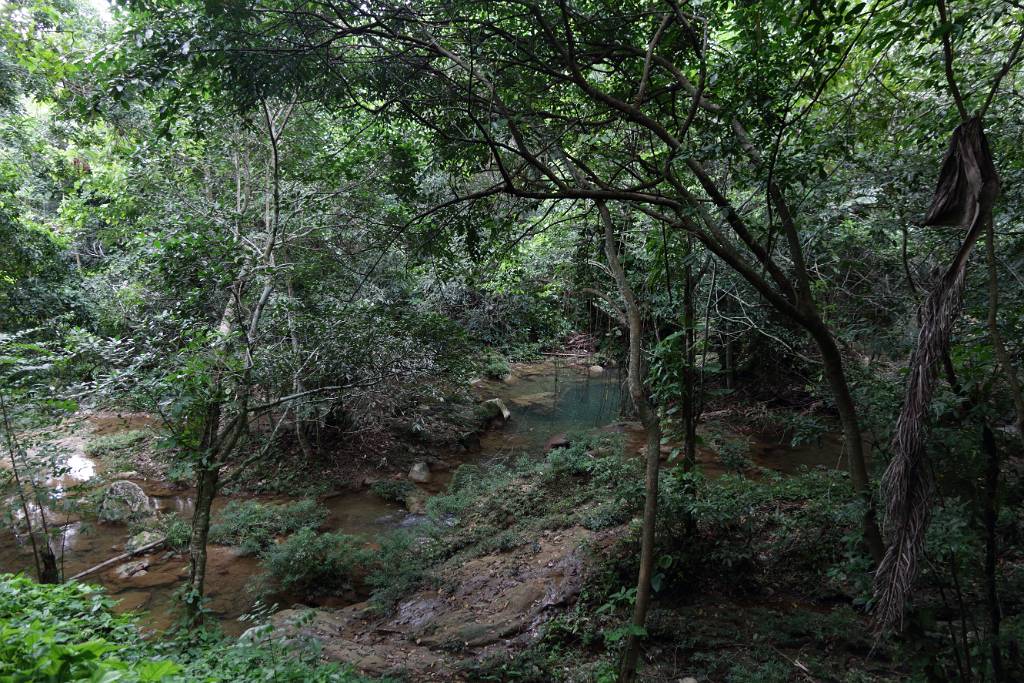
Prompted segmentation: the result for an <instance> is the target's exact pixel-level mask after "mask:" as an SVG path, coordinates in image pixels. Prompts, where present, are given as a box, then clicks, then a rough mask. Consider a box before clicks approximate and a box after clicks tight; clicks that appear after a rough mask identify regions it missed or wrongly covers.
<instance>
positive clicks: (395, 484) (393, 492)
mask: <svg viewBox="0 0 1024 683" xmlns="http://www.w3.org/2000/svg"><path fill="white" fill-rule="evenodd" d="M415 489H416V485H415V484H413V483H412V482H411V481H408V480H407V479H382V480H380V481H375V482H373V483H372V484H370V490H371V491H373V493H374V494H375V495H377V496H380V497H381V498H383V499H384V500H386V501H388V502H391V503H404V502H405V497H406V496H408V495H409V494H410V493H412V492H413V491H414V490H415Z"/></svg>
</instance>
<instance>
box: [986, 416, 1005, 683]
mask: <svg viewBox="0 0 1024 683" xmlns="http://www.w3.org/2000/svg"><path fill="white" fill-rule="evenodd" d="M981 444H982V450H983V451H984V452H985V598H986V602H987V603H988V605H987V606H988V618H989V629H988V636H989V647H990V653H991V657H992V680H993V681H994V682H995V683H1003V681H1005V680H1006V675H1005V672H1004V671H1003V655H1002V648H1001V646H1000V643H999V630H1000V623H1001V621H1002V610H1000V608H999V589H998V583H997V580H996V564H997V560H998V550H999V548H998V543H999V539H998V537H997V533H996V520H997V519H998V517H999V449H998V448H997V447H996V440H995V436H993V434H992V430H991V429H989V426H988V423H983V425H982V435H981Z"/></svg>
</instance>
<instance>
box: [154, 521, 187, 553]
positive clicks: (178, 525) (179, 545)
mask: <svg viewBox="0 0 1024 683" xmlns="http://www.w3.org/2000/svg"><path fill="white" fill-rule="evenodd" d="M157 529H158V530H159V531H160V533H161V534H163V535H164V538H166V539H167V540H166V543H167V547H168V548H170V549H171V550H174V551H176V552H182V551H184V550H186V549H187V548H188V543H189V541H190V540H191V538H192V525H191V524H190V523H189V522H188V521H187V520H185V519H184V518H182V517H179V516H178V515H163V516H161V517H160V519H159V521H158V522H157Z"/></svg>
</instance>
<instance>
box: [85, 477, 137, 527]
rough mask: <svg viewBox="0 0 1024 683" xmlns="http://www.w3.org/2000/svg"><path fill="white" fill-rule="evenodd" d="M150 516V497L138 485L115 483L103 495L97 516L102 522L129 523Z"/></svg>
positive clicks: (122, 482)
mask: <svg viewBox="0 0 1024 683" xmlns="http://www.w3.org/2000/svg"><path fill="white" fill-rule="evenodd" d="M149 514H150V510H149V496H147V495H146V492H145V491H143V490H142V487H141V486H139V485H138V484H136V483H134V482H131V481H128V480H120V481H115V482H113V483H112V484H110V486H108V487H107V490H106V491H104V493H103V499H102V500H101V501H100V506H99V510H98V512H97V516H98V517H99V519H100V521H101V522H129V521H132V520H137V519H141V518H143V517H146V516H148V515H149Z"/></svg>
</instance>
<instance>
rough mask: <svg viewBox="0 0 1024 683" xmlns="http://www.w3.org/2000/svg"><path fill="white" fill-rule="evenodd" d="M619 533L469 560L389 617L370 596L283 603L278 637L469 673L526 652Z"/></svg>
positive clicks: (433, 677) (387, 662) (276, 620)
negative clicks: (350, 601)
mask: <svg viewBox="0 0 1024 683" xmlns="http://www.w3.org/2000/svg"><path fill="white" fill-rule="evenodd" d="M620 532H621V529H615V530H610V531H604V532H592V531H588V530H586V529H583V528H580V527H572V528H569V529H564V530H560V531H557V532H555V531H548V532H544V533H543V534H542V535H541V536H540V537H539V538H538V539H537V540H536V541H535V542H533V543H529V544H526V545H523V546H520V547H518V548H515V549H514V550H511V551H509V552H504V553H497V554H491V555H485V556H483V557H478V558H476V559H473V560H470V561H468V562H465V563H464V564H462V565H461V566H459V567H458V568H457V569H455V570H453V573H452V574H451V575H450V576H449V577H448V578H447V580H446V581H445V584H444V585H443V586H441V587H439V588H437V589H432V590H422V591H419V592H417V593H415V594H414V595H412V596H410V597H408V598H406V599H405V600H403V601H402V602H401V603H400V604H399V605H398V607H397V609H396V610H395V613H394V614H393V615H390V616H387V617H382V616H376V615H374V613H373V612H372V611H371V609H370V606H369V605H368V604H367V603H360V604H356V605H351V606H349V607H346V608H343V609H339V610H322V609H321V610H315V611H312V612H310V611H309V610H304V609H291V610H285V611H283V612H279V613H277V614H276V615H274V617H273V619H272V624H273V626H274V629H275V630H274V632H273V637H295V636H296V635H301V636H302V637H305V638H311V639H313V640H315V641H317V642H318V643H319V644H320V645H321V646H322V648H323V655H324V656H325V657H326V658H327V659H329V660H333V661H341V662H347V663H350V664H352V665H354V666H355V667H356V668H358V669H359V670H361V671H363V672H364V673H368V674H377V675H386V674H392V675H403V676H405V677H407V678H408V680H411V681H460V680H469V679H467V678H466V677H465V674H464V673H463V670H464V668H465V664H466V663H467V661H472V660H479V659H481V658H484V657H492V656H495V655H507V654H510V653H512V652H515V651H518V650H521V649H522V648H524V647H525V646H526V645H528V644H529V643H530V642H531V641H532V640H533V639H534V638H535V637H537V635H538V634H539V629H540V627H541V626H542V625H543V624H544V623H545V622H546V621H548V620H549V619H550V618H551V617H552V616H554V615H555V614H557V613H558V612H559V611H560V610H561V609H564V608H565V607H567V606H569V605H571V604H572V603H573V602H575V600H576V598H577V596H578V595H579V591H580V588H581V587H582V586H583V582H584V579H585V575H586V571H587V566H588V561H587V560H588V557H589V555H590V553H592V552H594V551H595V550H597V549H600V548H603V547H607V546H608V545H610V544H611V543H613V542H614V540H615V539H616V538H617V536H618V533H620Z"/></svg>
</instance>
